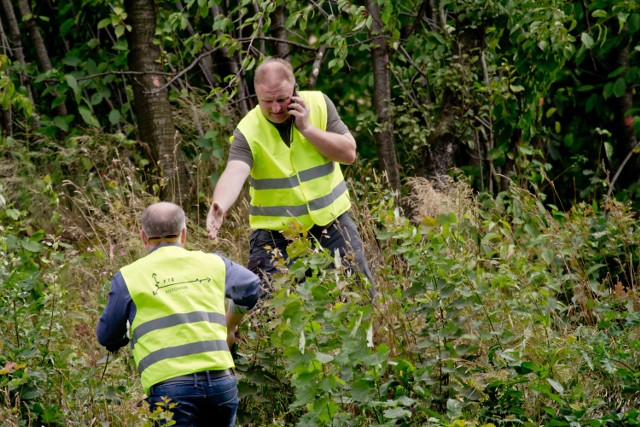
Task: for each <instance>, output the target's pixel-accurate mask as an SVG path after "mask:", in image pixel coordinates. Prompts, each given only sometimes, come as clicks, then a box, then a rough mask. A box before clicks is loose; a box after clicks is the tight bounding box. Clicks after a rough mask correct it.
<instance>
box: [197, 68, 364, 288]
mask: <svg viewBox="0 0 640 427" xmlns="http://www.w3.org/2000/svg"><path fill="white" fill-rule="evenodd" d="M254 86H255V91H256V95H257V97H258V103H259V105H258V106H257V107H256V108H254V109H253V110H251V111H250V112H249V113H248V114H247V115H246V116H245V117H244V118H243V119H242V120H241V121H240V123H239V124H238V126H237V128H236V130H235V131H234V133H233V139H232V142H231V149H230V152H229V161H228V162H227V167H226V168H225V170H224V172H223V173H222V175H221V176H220V179H219V181H218V183H217V185H216V187H215V190H214V192H213V200H212V202H211V208H210V209H209V213H208V215H207V230H208V232H209V237H210V238H211V239H214V238H215V237H216V235H217V234H218V231H219V230H220V227H221V226H222V222H223V220H224V215H225V213H226V212H227V211H228V210H229V208H230V207H231V206H232V205H233V204H234V203H235V201H236V199H237V198H238V195H239V194H240V191H241V190H242V187H243V185H244V182H245V181H246V180H247V178H249V186H250V187H249V194H250V196H251V203H250V206H249V224H250V226H251V228H252V229H253V232H252V234H251V238H250V249H249V263H248V268H249V269H250V270H251V271H253V272H254V273H257V274H258V273H259V274H263V275H264V276H266V278H269V277H270V276H271V275H272V274H273V273H274V272H275V271H276V267H275V266H274V265H273V263H272V262H271V259H272V255H271V252H272V251H273V250H278V251H279V253H281V254H283V255H284V256H285V257H286V256H287V255H286V254H287V251H286V248H287V245H288V244H289V243H290V241H289V240H287V238H286V237H285V236H284V235H283V232H289V233H290V232H291V231H294V232H301V231H304V232H308V236H309V237H310V238H314V239H315V240H316V241H318V242H319V243H320V245H321V246H323V247H325V248H328V249H330V250H331V251H332V252H335V251H339V252H340V255H343V256H344V255H349V254H352V256H353V259H355V264H356V266H357V268H358V270H359V271H360V272H361V273H362V274H364V275H365V276H366V277H367V278H368V279H369V281H370V282H371V283H373V280H372V276H371V273H370V271H369V266H368V264H367V261H366V259H365V257H364V250H363V244H362V239H361V238H360V235H359V234H358V230H357V228H356V226H355V224H354V222H353V221H352V219H351V217H350V216H349V208H350V207H351V202H350V200H349V193H348V191H347V185H346V183H345V181H344V178H343V176H342V172H341V170H340V163H342V164H346V165H349V164H351V163H353V162H354V161H355V159H356V141H355V139H354V138H353V136H352V135H351V133H350V132H349V129H348V128H347V126H346V125H345V124H344V123H343V122H342V120H341V119H340V116H339V115H338V113H337V111H336V108H335V106H334V105H333V103H332V102H331V100H329V98H328V97H326V96H325V95H324V94H323V93H322V92H317V91H302V92H298V91H297V89H296V81H295V77H294V75H293V69H292V68H291V65H290V64H289V63H288V62H286V61H284V60H282V59H278V58H268V59H266V60H265V61H264V62H262V64H260V65H259V66H258V68H257V69H256V71H255V77H254ZM285 234H288V233H285ZM289 235H290V234H289Z"/></svg>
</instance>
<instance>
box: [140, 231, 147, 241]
mask: <svg viewBox="0 0 640 427" xmlns="http://www.w3.org/2000/svg"><path fill="white" fill-rule="evenodd" d="M140 238H141V239H142V243H144V244H145V245H148V244H149V239H147V235H146V234H144V231H143V230H140Z"/></svg>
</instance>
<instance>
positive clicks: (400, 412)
mask: <svg viewBox="0 0 640 427" xmlns="http://www.w3.org/2000/svg"><path fill="white" fill-rule="evenodd" d="M383 414H384V416H385V418H390V419H392V420H395V419H398V418H405V417H407V418H409V417H411V412H410V411H407V410H406V409H403V408H391V409H387V410H385V411H384V413H383Z"/></svg>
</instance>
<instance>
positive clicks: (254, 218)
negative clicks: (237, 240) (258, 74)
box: [238, 91, 351, 231]
mask: <svg viewBox="0 0 640 427" xmlns="http://www.w3.org/2000/svg"><path fill="white" fill-rule="evenodd" d="M299 95H300V96H301V97H302V98H303V99H304V100H305V102H306V103H307V105H308V106H309V108H310V117H309V119H310V122H311V124H312V125H313V126H315V127H317V128H319V129H322V130H326V127H327V105H326V101H325V99H324V95H323V94H322V92H309V91H303V92H300V93H299ZM238 129H239V130H240V132H242V134H243V135H244V137H245V138H246V139H247V142H248V144H249V147H250V148H251V152H252V155H253V166H252V168H251V176H250V178H249V186H250V187H249V194H250V196H251V204H250V206H249V223H250V225H251V227H252V228H254V229H256V228H263V229H269V230H279V231H282V230H284V229H285V228H287V226H288V225H289V224H290V223H292V222H296V223H298V224H299V225H301V226H302V228H305V229H309V228H311V227H313V226H314V225H321V226H322V225H327V224H329V223H330V222H332V221H333V220H335V219H336V218H337V217H338V216H340V215H341V214H343V213H344V212H346V211H347V210H349V208H350V206H351V203H350V201H349V192H348V191H347V185H346V183H345V181H344V178H343V176H342V171H341V170H340V164H339V163H337V162H333V161H331V160H329V159H327V158H326V157H324V156H323V155H322V154H320V153H319V152H318V150H317V149H316V148H315V147H314V146H313V144H311V143H310V142H309V141H308V140H307V139H306V138H304V137H303V136H302V134H301V133H300V132H298V130H297V129H296V128H295V127H292V141H291V144H290V146H287V144H286V143H285V142H284V141H282V139H281V137H280V135H279V133H278V130H277V129H276V127H275V126H274V125H273V124H272V123H270V122H269V121H268V120H267V119H266V118H265V117H264V115H263V114H262V111H261V110H260V107H259V106H258V107H256V108H254V109H253V110H252V111H251V112H249V114H247V116H245V118H244V119H242V121H241V122H240V123H239V124H238Z"/></svg>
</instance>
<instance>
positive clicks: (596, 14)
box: [591, 9, 607, 18]
mask: <svg viewBox="0 0 640 427" xmlns="http://www.w3.org/2000/svg"><path fill="white" fill-rule="evenodd" d="M591 16H593V17H594V18H606V17H607V12H605V11H604V10H602V9H598V10H595V11H594V12H593V13H592V14H591Z"/></svg>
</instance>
